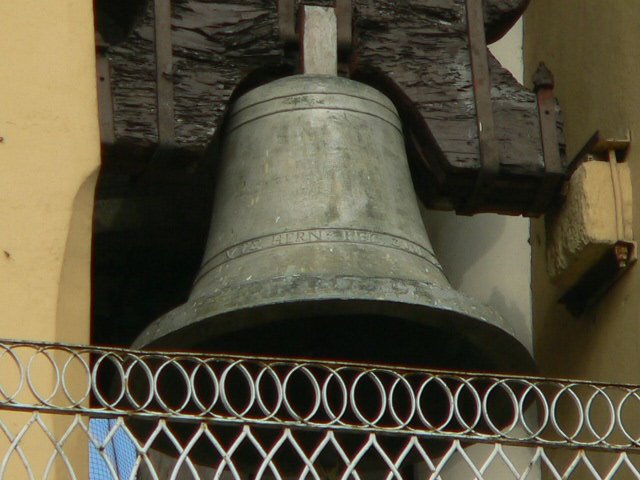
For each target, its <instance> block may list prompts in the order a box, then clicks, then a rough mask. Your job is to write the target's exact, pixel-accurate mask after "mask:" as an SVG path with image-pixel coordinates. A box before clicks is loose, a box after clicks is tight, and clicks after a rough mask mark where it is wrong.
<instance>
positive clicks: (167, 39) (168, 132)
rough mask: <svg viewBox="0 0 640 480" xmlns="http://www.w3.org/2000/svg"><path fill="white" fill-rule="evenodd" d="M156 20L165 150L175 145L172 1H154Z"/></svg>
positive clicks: (160, 141) (160, 118)
mask: <svg viewBox="0 0 640 480" xmlns="http://www.w3.org/2000/svg"><path fill="white" fill-rule="evenodd" d="M154 20H155V47H156V85H157V87H156V88H157V91H156V97H157V120H158V145H159V146H160V147H161V148H164V147H171V146H172V145H174V143H175V114H174V105H173V47H172V41H171V0H155V1H154Z"/></svg>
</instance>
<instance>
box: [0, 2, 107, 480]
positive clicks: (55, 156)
mask: <svg viewBox="0 0 640 480" xmlns="http://www.w3.org/2000/svg"><path fill="white" fill-rule="evenodd" d="M0 32H2V33H1V34H0V59H1V61H0V137H2V141H1V142H0V305H1V309H0V312H1V313H0V337H3V338H21V339H39V340H54V341H71V342H88V341H89V327H90V322H89V318H90V317H89V316H90V310H89V308H90V255H91V213H92V209H93V190H94V184H95V176H96V175H95V172H96V171H97V169H98V167H99V165H100V141H99V130H98V114H97V100H96V82H95V54H94V30H93V9H92V2H90V1H87V0H20V1H17V2H16V1H0ZM34 373H36V374H37V372H34ZM40 375H41V377H43V378H40V379H39V382H40V384H41V385H44V384H46V383H47V382H50V383H53V379H52V378H48V377H46V376H47V375H49V376H51V377H52V375H51V373H50V372H40ZM2 420H3V421H4V422H5V423H6V425H7V426H8V427H9V428H10V429H11V430H13V431H14V432H15V431H16V429H19V428H20V427H21V426H22V425H23V422H24V417H22V416H19V415H17V414H7V413H4V414H3V415H2ZM64 423H67V422H64ZM49 424H50V425H53V427H54V429H55V430H56V432H55V433H56V434H57V435H60V434H61V431H62V428H63V426H62V422H49ZM42 442H45V444H43V443H42ZM81 444H82V442H80V443H78V445H81ZM45 446H46V438H44V437H43V436H42V435H35V434H34V435H32V436H31V437H28V438H26V439H25V441H24V442H23V448H24V449H25V451H27V452H30V453H31V454H32V455H33V456H31V455H30V459H31V460H32V461H33V463H34V474H36V476H37V477H38V478H40V477H39V476H38V472H39V470H38V460H43V459H38V458H37V455H38V452H40V451H44V450H45ZM68 447H69V450H70V453H72V454H73V447H72V444H70V445H69V446H68ZM50 452H51V450H50V449H49V450H48V452H47V453H48V454H49V453H50ZM77 452H78V455H85V454H86V441H85V442H84V446H83V447H82V448H79V449H77ZM81 458H82V460H84V462H83V463H86V457H85V456H83V457H81ZM40 466H41V465H40ZM16 468H18V470H17V471H14V473H7V474H6V475H5V478H16V479H18V478H27V477H26V476H24V475H25V471H24V469H22V470H20V466H19V465H16ZM16 472H18V473H16ZM78 473H79V477H78V478H85V477H86V475H84V476H83V473H82V472H78ZM85 473H86V472H85ZM7 475H9V476H7ZM50 478H67V476H66V475H62V474H61V475H58V476H55V477H54V476H52V477H50Z"/></svg>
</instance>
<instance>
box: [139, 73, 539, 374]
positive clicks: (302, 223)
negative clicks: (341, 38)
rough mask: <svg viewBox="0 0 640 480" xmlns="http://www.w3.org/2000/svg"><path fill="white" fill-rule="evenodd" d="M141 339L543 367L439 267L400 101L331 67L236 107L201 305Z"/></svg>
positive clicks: (193, 303) (443, 363) (196, 295)
mask: <svg viewBox="0 0 640 480" xmlns="http://www.w3.org/2000/svg"><path fill="white" fill-rule="evenodd" d="M392 339H393V340H392ZM389 341H393V343H394V344H396V345H401V346H402V347H401V348H398V349H395V348H391V349H390V348H388V344H389V343H388V342H389ZM135 344H136V346H138V347H142V346H144V347H158V346H162V345H173V346H174V347H175V346H183V347H196V348H207V349H212V348H221V349H223V350H225V351H234V352H252V353H270V354H278V355H282V354H286V355H294V354H297V355H304V356H312V357H315V358H326V357H329V358H351V359H360V360H367V361H376V360H378V361H383V360H386V361H393V362H403V363H411V364H421V365H431V366H440V367H455V368H464V369H480V370H499V371H530V370H531V369H532V368H533V363H532V360H531V357H530V355H529V353H528V352H527V350H526V348H525V347H524V346H523V344H522V343H521V342H520V341H519V340H518V339H517V338H516V337H515V336H514V333H513V330H512V329H511V327H510V325H509V324H508V323H507V322H506V321H505V320H503V319H501V318H500V317H499V316H498V315H497V314H496V313H495V312H493V311H492V310H491V309H489V308H488V307H485V306H483V305H481V304H479V303H477V302H475V301H474V300H472V299H470V298H468V297H466V296H464V295H462V294H460V293H459V292H456V291H455V290H453V289H452V288H451V286H450V285H449V283H448V282H447V280H446V278H445V277H444V274H443V273H442V270H441V267H440V265H439V263H438V261H437V259H436V258H435V257H434V255H433V252H432V248H431V245H430V242H429V239H428V237H427V234H426V230H425V228H424V225H423V223H422V221H421V218H420V213H419V209H418V204H417V201H416V196H415V193H414V190H413V187H412V183H411V175H410V172H409V167H408V163H407V158H406V154H405V151H404V137H403V134H402V128H401V123H400V119H399V116H398V113H397V111H396V110H395V108H394V106H393V104H392V103H391V102H390V101H389V100H388V99H387V98H385V97H384V95H382V94H381V93H380V92H378V91H377V90H375V89H372V88H370V87H367V86H365V85H362V84H359V83H357V82H353V81H351V80H347V79H344V78H339V77H330V76H317V77H313V76H309V75H301V76H293V77H287V78H284V79H281V80H278V81H275V82H272V83H270V84H268V85H265V86H262V87H259V88H257V89H254V90H252V91H251V92H249V93H247V94H246V95H244V96H243V97H241V98H240V99H239V100H238V101H237V102H236V103H235V105H234V106H233V109H232V110H231V112H230V115H229V119H228V121H227V123H226V130H225V140H224V144H223V154H222V159H221V161H220V165H219V168H218V182H217V185H216V188H215V199H214V203H213V213H212V220H211V231H210V234H209V241H208V245H207V248H206V250H205V254H204V258H203V261H202V266H201V268H200V273H199V275H198V277H197V278H196V280H195V282H194V286H193V289H192V291H191V295H190V299H189V300H188V301H187V302H186V303H185V304H184V305H183V306H181V307H178V308H177V309H175V310H173V311H172V312H170V313H168V314H166V315H164V316H163V317H161V318H160V319H158V320H157V321H155V322H153V323H152V324H151V325H150V326H149V327H148V328H147V329H146V330H145V331H144V332H143V333H142V334H141V335H140V336H139V337H138V339H137V340H136V342H135Z"/></svg>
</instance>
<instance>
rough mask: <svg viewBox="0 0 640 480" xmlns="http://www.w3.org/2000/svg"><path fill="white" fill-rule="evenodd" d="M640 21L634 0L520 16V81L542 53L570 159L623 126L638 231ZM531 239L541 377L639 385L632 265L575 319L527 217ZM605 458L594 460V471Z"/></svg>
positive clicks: (638, 299) (638, 319)
mask: <svg viewBox="0 0 640 480" xmlns="http://www.w3.org/2000/svg"><path fill="white" fill-rule="evenodd" d="M639 22H640V2H638V1H637V0H612V1H606V2H605V1H602V0H562V1H558V0H533V1H532V2H531V6H530V7H529V10H528V13H527V14H526V17H525V48H524V51H525V78H530V76H531V74H532V73H533V71H534V70H535V68H536V66H537V64H538V62H539V61H541V60H542V61H544V62H545V63H546V64H547V66H548V67H549V68H550V69H551V71H552V72H553V73H554V75H555V79H556V94H557V97H558V98H559V100H560V102H561V105H562V108H563V111H564V116H565V121H566V123H565V133H566V139H567V146H568V153H569V158H572V157H573V156H574V154H575V153H576V152H577V151H579V150H580V148H581V147H582V146H583V145H584V143H585V141H586V140H587V138H588V137H589V136H590V135H591V134H592V133H593V132H594V131H596V130H598V129H600V130H602V131H604V132H615V131H620V130H624V129H626V128H630V129H631V136H632V144H631V148H630V151H629V155H628V161H629V166H630V169H631V176H632V183H633V190H634V192H633V204H634V217H635V219H634V232H635V235H636V238H637V235H638V232H640V225H638V221H639V219H640V215H639V212H638V211H637V208H636V207H637V205H640V198H639V195H640V183H639V182H640V158H638V157H639V156H640V146H639V145H638V144H637V142H638V140H637V139H638V138H640V88H638V78H640V61H638V48H639V46H640V42H639V39H640V37H639V36H638V24H639ZM531 238H532V247H533V248H532V287H533V325H534V328H533V330H534V349H535V353H536V359H537V361H538V365H539V367H540V371H541V374H543V375H547V376H561V377H579V378H588V379H594V380H605V381H610V382H632V383H638V382H640V368H638V365H640V335H639V327H640V315H639V313H640V295H639V294H638V291H639V289H640V269H639V268H640V267H638V266H637V265H636V266H635V267H634V268H632V270H631V271H630V272H628V273H627V274H626V276H625V277H624V278H622V279H621V280H620V281H619V282H618V283H617V284H616V285H615V286H614V287H613V288H612V289H611V290H610V291H609V292H608V294H607V295H606V297H605V298H604V299H602V300H601V301H600V302H599V303H598V304H597V305H596V306H595V307H593V308H592V309H590V310H589V311H588V312H587V313H586V314H585V315H583V317H582V318H579V319H576V318H572V317H571V316H570V315H569V314H568V313H567V312H566V311H565V310H564V308H563V307H562V306H560V305H559V304H558V303H557V300H558V298H559V296H560V294H561V292H560V291H559V289H558V288H556V287H554V286H553V285H552V284H551V283H550V281H549V278H548V275H547V272H546V265H545V262H546V259H545V228H544V222H543V221H542V220H540V221H535V222H533V223H532V228H531ZM627 420H628V421H629V424H634V422H633V419H631V418H629V419H627ZM635 425H640V419H637V421H636V422H635ZM559 460H560V459H559ZM611 460H612V459H611V458H608V459H606V458H605V459H601V462H598V463H597V464H598V465H599V467H600V468H601V471H602V469H603V468H604V466H605V465H610V464H611ZM578 476H579V475H578ZM585 477H586V475H585ZM618 477H620V478H627V477H624V476H622V475H617V476H616V478H618Z"/></svg>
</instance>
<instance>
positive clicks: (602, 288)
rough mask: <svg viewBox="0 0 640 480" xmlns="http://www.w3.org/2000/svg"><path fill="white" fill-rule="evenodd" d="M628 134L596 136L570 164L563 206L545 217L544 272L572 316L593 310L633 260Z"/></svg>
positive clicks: (634, 257) (634, 247) (635, 254)
mask: <svg viewBox="0 0 640 480" xmlns="http://www.w3.org/2000/svg"><path fill="white" fill-rule="evenodd" d="M629 143H630V138H629V134H628V133H627V134H624V135H616V136H603V135H601V134H600V133H598V132H597V133H596V134H594V135H593V136H592V137H591V139H590V140H589V141H588V142H587V144H586V145H585V147H584V148H583V149H582V150H581V151H580V153H579V154H578V156H577V157H576V158H575V159H574V161H573V162H572V163H571V176H570V178H569V180H568V182H567V184H566V188H565V192H564V198H563V202H562V204H561V205H560V207H559V208H558V209H557V211H555V212H552V213H550V214H548V215H547V219H546V223H547V267H548V271H549V274H550V276H551V278H552V280H553V281H554V283H556V284H558V285H559V286H560V287H561V289H562V290H563V291H564V292H565V293H564V294H563V296H562V297H561V298H560V302H561V303H563V304H564V305H565V306H566V307H567V309H568V310H569V312H571V313H572V314H573V315H575V316H579V315H581V314H582V313H584V312H585V311H586V310H587V309H588V308H589V307H591V306H593V305H595V304H596V303H597V302H598V300H599V299H600V298H602V296H603V295H604V294H605V293H606V292H607V291H608V290H609V289H610V288H611V286H612V285H613V284H614V283H615V282H616V281H617V280H618V278H620V276H621V275H622V274H623V273H624V272H626V271H627V270H628V269H629V268H630V267H631V266H632V265H633V264H634V263H635V262H636V260H637V248H636V242H635V241H634V238H633V229H632V225H633V211H632V207H633V199H632V191H631V176H630V171H629V167H628V164H627V163H626V161H625V159H626V151H627V148H628V146H629Z"/></svg>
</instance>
